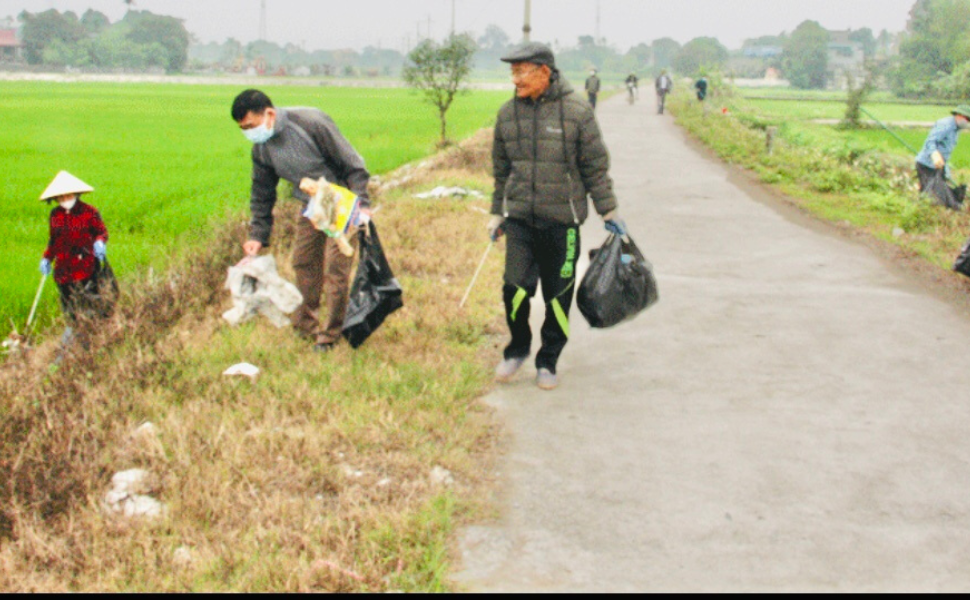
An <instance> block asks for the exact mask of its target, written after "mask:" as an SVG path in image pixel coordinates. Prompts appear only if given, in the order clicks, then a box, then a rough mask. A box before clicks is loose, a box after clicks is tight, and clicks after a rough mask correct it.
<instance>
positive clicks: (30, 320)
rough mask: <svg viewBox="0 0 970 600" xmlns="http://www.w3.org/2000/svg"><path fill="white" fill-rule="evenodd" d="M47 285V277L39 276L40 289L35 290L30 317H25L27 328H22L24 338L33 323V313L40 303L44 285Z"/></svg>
mask: <svg viewBox="0 0 970 600" xmlns="http://www.w3.org/2000/svg"><path fill="white" fill-rule="evenodd" d="M45 283H47V275H41V276H40V287H38V288H37V295H36V296H34V305H33V306H31V307H30V316H28V317H27V326H26V327H25V328H24V336H26V335H27V332H28V331H30V324H31V323H33V322H34V313H35V312H36V311H37V303H38V302H39V301H40V293H41V292H43V291H44V284H45Z"/></svg>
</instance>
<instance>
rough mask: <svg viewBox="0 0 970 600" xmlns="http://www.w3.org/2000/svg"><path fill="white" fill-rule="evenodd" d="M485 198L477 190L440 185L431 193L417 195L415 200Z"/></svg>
mask: <svg viewBox="0 0 970 600" xmlns="http://www.w3.org/2000/svg"><path fill="white" fill-rule="evenodd" d="M469 196H470V197H472V198H484V197H485V194H483V193H481V192H479V191H477V190H469V189H467V188H463V187H445V186H443V185H439V186H438V187H436V188H435V189H433V190H431V191H430V192H425V193H423V194H415V195H414V197H415V198H421V199H427V198H466V197H469Z"/></svg>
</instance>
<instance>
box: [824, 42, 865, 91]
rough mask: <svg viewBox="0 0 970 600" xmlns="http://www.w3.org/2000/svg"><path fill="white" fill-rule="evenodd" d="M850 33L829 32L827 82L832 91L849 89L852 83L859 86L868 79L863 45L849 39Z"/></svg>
mask: <svg viewBox="0 0 970 600" xmlns="http://www.w3.org/2000/svg"><path fill="white" fill-rule="evenodd" d="M850 33H851V30H845V31H829V43H828V68H827V71H826V73H825V81H826V86H827V87H828V88H829V89H830V90H844V89H848V87H849V82H850V81H852V82H856V84H858V83H861V82H862V80H863V79H865V77H866V53H865V51H864V50H863V48H862V44H861V43H859V42H854V41H852V40H850V39H849V34H850Z"/></svg>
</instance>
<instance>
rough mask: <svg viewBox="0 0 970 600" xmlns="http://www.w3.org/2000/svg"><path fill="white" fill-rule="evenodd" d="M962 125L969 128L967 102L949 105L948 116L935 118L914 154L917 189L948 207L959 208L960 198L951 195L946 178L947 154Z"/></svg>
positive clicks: (948, 168) (969, 116)
mask: <svg viewBox="0 0 970 600" xmlns="http://www.w3.org/2000/svg"><path fill="white" fill-rule="evenodd" d="M964 129H970V104H961V105H960V106H958V107H956V108H955V109H953V111H952V112H951V116H949V117H944V118H942V119H940V120H939V121H937V122H936V124H935V125H934V126H933V129H932V130H930V134H929V135H928V136H926V141H925V142H924V143H923V149H922V150H920V152H919V154H917V155H916V174H917V176H918V177H919V189H920V191H921V192H926V193H930V194H932V195H933V196H935V197H936V199H937V200H938V201H939V202H940V203H941V204H943V205H944V206H948V207H950V208H959V204H960V203H961V202H962V199H955V198H954V197H953V195H954V194H953V189H952V188H950V187H949V186H947V185H946V179H948V178H949V174H950V157H951V156H952V155H953V151H954V150H956V147H957V138H958V136H959V135H960V131H961V130H964ZM954 204H955V205H956V206H954Z"/></svg>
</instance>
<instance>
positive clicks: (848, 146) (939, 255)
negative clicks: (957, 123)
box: [671, 94, 970, 283]
mask: <svg viewBox="0 0 970 600" xmlns="http://www.w3.org/2000/svg"><path fill="white" fill-rule="evenodd" d="M718 102H719V104H718V105H717V106H718V107H721V106H724V107H727V109H726V110H725V111H723V112H722V111H721V110H719V109H718V110H709V111H708V112H707V113H705V112H704V111H703V110H702V108H701V106H699V105H698V104H697V103H696V102H692V101H691V100H690V99H689V98H688V97H687V96H686V95H684V94H678V95H676V96H675V97H674V99H673V101H672V102H671V112H672V113H673V114H674V115H675V117H676V119H677V123H678V124H680V125H681V126H682V127H684V129H686V130H687V131H688V132H689V133H690V134H691V135H692V136H693V137H695V138H696V139H698V140H700V141H701V142H702V143H704V144H705V145H707V146H708V147H710V148H711V149H712V150H713V151H714V152H715V153H716V154H717V155H718V156H720V157H721V158H722V159H724V160H725V161H727V162H729V163H732V164H736V165H739V166H741V167H743V168H745V169H747V170H748V171H749V172H751V173H752V174H754V175H755V176H756V177H757V178H758V179H759V180H760V181H761V182H762V183H765V184H768V185H770V186H771V187H773V188H775V189H777V190H779V191H781V192H783V193H784V194H785V195H786V196H787V197H788V198H790V199H791V201H792V202H794V203H796V204H797V205H799V206H801V207H803V208H804V209H805V210H807V211H808V212H810V213H812V214H814V215H816V216H818V217H821V218H823V219H826V220H829V221H833V222H837V223H843V224H846V223H847V224H850V225H851V226H852V227H853V228H854V229H857V230H860V231H862V232H865V233H866V234H867V235H870V236H872V237H874V238H877V239H880V240H883V241H885V242H888V243H891V244H893V245H895V246H897V247H899V248H901V249H902V250H903V251H904V253H905V254H906V255H910V256H915V257H919V259H920V260H922V261H925V262H927V263H930V264H932V265H934V266H936V267H938V268H939V269H946V270H949V269H950V267H951V265H952V264H953V260H954V259H955V258H956V256H957V254H958V253H959V250H960V247H961V246H962V244H963V243H964V241H965V240H966V238H967V235H968V234H970V214H968V213H967V212H965V211H961V212H955V211H951V210H949V209H946V208H943V207H940V206H937V205H935V204H933V203H932V202H930V201H929V200H928V199H927V198H926V197H924V196H920V195H919V193H918V192H917V185H916V180H915V173H914V172H913V171H914V168H913V160H912V157H901V156H899V155H896V154H890V153H885V152H883V151H881V150H880V149H879V148H877V147H874V146H871V145H867V144H865V143H862V142H860V141H858V140H845V139H842V138H838V137H836V136H833V135H830V134H829V133H828V130H827V129H823V128H821V127H816V128H811V127H808V126H804V125H801V124H794V125H791V126H786V125H785V124H784V123H782V124H780V126H779V129H778V135H777V136H776V137H775V142H774V144H773V147H772V150H771V151H770V152H769V151H768V150H767V146H766V131H767V129H768V127H771V126H773V125H774V121H772V120H771V119H769V118H766V117H765V116H764V115H763V114H760V113H759V112H758V111H756V110H752V109H750V108H749V107H747V106H746V105H745V103H744V102H743V101H740V100H738V99H732V98H727V99H719V100H718ZM950 277H952V278H954V280H957V279H959V278H960V276H958V275H955V274H950ZM961 283H963V282H961Z"/></svg>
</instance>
